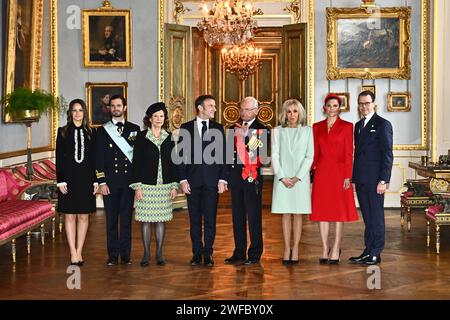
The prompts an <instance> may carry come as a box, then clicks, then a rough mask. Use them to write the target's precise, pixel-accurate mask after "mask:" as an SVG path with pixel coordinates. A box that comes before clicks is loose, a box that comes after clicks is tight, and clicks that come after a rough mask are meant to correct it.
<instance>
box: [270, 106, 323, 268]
mask: <svg viewBox="0 0 450 320" xmlns="http://www.w3.org/2000/svg"><path fill="white" fill-rule="evenodd" d="M279 120H280V124H281V126H279V127H276V128H275V130H274V133H273V134H272V168H273V171H274V173H275V176H274V180H273V181H274V182H273V195H272V213H277V214H283V217H282V225H283V236H284V246H285V247H284V254H283V259H282V263H283V264H285V265H286V264H296V263H298V261H299V258H298V255H299V253H298V246H299V243H300V237H301V234H302V216H303V215H304V214H311V187H310V178H309V170H310V168H311V164H312V162H313V159H314V140H313V132H312V129H311V127H309V126H306V125H305V124H306V112H305V109H304V108H303V106H302V104H301V103H300V102H299V101H297V100H295V99H291V100H287V101H285V102H284V104H283V107H282V110H281V113H280V115H279ZM292 220H293V226H292ZM292 229H294V244H293V246H292V249H291V230H292Z"/></svg>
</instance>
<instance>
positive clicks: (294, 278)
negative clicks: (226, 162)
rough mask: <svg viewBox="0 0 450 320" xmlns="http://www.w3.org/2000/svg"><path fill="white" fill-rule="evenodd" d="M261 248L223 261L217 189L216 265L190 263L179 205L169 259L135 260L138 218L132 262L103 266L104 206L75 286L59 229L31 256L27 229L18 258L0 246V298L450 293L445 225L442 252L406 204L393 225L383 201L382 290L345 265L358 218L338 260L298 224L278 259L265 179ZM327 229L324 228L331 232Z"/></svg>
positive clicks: (229, 245)
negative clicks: (404, 214)
mask: <svg viewBox="0 0 450 320" xmlns="http://www.w3.org/2000/svg"><path fill="white" fill-rule="evenodd" d="M264 192H265V198H264V204H265V208H264V212H263V216H264V217H263V219H264V220H263V228H264V230H263V232H264V250H265V251H264V254H263V257H262V260H261V264H260V265H257V266H233V265H225V264H223V260H224V259H225V258H226V257H228V256H229V255H230V254H231V253H232V249H233V235H232V224H231V210H230V209H229V207H228V205H227V203H228V201H229V196H228V195H225V196H223V197H222V198H221V201H220V208H219V210H218V217H217V236H216V242H215V252H214V259H215V266H214V267H213V268H207V267H204V266H200V267H192V266H190V265H189V263H188V262H189V260H190V258H191V244H190V238H189V219H188V214H187V210H184V209H183V210H179V211H177V212H176V213H175V215H174V219H173V220H172V221H171V222H169V223H168V224H167V233H166V241H165V257H166V260H167V265H165V266H157V265H156V263H155V260H154V251H155V249H154V247H155V246H154V241H153V243H152V254H153V256H152V260H151V264H150V266H149V267H148V268H141V267H140V265H139V261H140V259H141V255H142V244H141V235H140V229H139V225H138V223H136V222H133V249H132V259H133V264H132V265H130V266H124V265H119V266H115V267H107V266H106V265H105V261H106V258H107V256H106V237H105V232H106V230H105V229H106V226H105V215H104V212H103V210H100V209H99V210H98V211H97V213H96V214H94V215H92V216H91V220H90V227H89V231H88V236H87V241H86V245H85V250H84V260H85V265H84V266H83V267H82V268H81V290H69V289H67V286H66V281H67V277H68V276H69V275H68V274H66V268H67V265H68V261H69V252H68V247H67V243H66V239H65V234H64V233H62V234H60V233H57V235H56V239H54V240H53V241H52V240H51V239H50V238H49V237H47V239H46V244H45V246H41V245H40V243H39V241H38V238H37V237H36V238H33V239H32V250H31V255H30V256H27V254H26V246H25V245H26V243H25V242H26V241H25V238H24V237H22V238H20V239H19V240H18V241H17V242H18V244H17V263H16V264H15V265H13V263H12V261H11V258H10V247H9V246H8V245H6V246H2V247H0V299H233V300H234V299H237V300H241V299H244V300H245V299H275V300H277V299H299V300H303V299H349V300H356V299H433V300H434V299H450V290H449V285H450V230H449V229H446V228H445V227H444V228H442V230H441V238H442V239H441V254H440V255H436V254H435V251H434V246H433V245H434V238H432V246H431V247H430V248H429V249H428V248H427V247H426V245H425V241H426V228H425V218H424V215H423V214H421V213H417V212H415V213H413V218H412V219H413V220H412V222H413V224H412V230H411V232H409V233H408V232H407V231H406V230H405V229H403V230H402V229H401V228H400V221H399V220H400V219H399V211H398V210H394V209H389V210H386V248H385V250H384V252H383V255H382V264H381V267H380V274H381V289H380V290H369V289H368V288H367V279H368V277H369V276H370V274H367V269H366V268H365V267H361V266H358V265H352V264H349V263H348V261H347V259H348V258H349V257H350V256H354V255H359V254H360V253H361V250H362V245H363V230H364V229H363V222H362V220H360V221H358V222H354V223H348V224H346V225H345V227H344V228H345V229H344V231H345V236H344V240H343V245H342V259H341V263H340V264H339V265H333V266H331V265H319V263H318V258H319V255H320V253H321V249H320V246H321V244H320V236H319V232H318V227H317V224H315V223H312V222H309V221H307V220H308V219H306V222H305V223H304V227H303V235H302V239H301V249H300V250H301V251H300V264H298V265H295V266H288V267H287V266H283V265H282V264H281V254H282V251H283V241H282V230H281V217H280V216H279V215H272V214H270V208H269V205H270V201H271V200H270V196H271V190H270V187H266V188H265V191H264ZM331 236H332V234H331Z"/></svg>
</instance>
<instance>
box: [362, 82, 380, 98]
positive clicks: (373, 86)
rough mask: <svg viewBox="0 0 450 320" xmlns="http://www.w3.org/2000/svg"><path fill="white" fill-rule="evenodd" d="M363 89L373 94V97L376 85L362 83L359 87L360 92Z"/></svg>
mask: <svg viewBox="0 0 450 320" xmlns="http://www.w3.org/2000/svg"><path fill="white" fill-rule="evenodd" d="M363 91H370V92H372V93H373V94H374V95H375V98H376V97H377V91H376V86H375V85H374V84H366V85H362V86H361V88H360V92H363Z"/></svg>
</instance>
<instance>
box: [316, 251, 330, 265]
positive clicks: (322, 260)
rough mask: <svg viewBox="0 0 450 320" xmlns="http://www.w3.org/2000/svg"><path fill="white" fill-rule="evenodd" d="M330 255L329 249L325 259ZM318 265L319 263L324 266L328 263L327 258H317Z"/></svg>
mask: <svg viewBox="0 0 450 320" xmlns="http://www.w3.org/2000/svg"><path fill="white" fill-rule="evenodd" d="M330 253H331V248H330V249H328V255H327V257H329V256H330ZM319 263H320V264H326V263H328V258H319Z"/></svg>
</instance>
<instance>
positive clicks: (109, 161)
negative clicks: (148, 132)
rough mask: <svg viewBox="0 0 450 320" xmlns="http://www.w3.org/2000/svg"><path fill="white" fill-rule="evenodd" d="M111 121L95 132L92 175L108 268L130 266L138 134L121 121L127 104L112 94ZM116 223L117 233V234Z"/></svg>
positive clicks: (134, 127) (135, 127) (137, 130)
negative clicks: (102, 217) (96, 184)
mask: <svg viewBox="0 0 450 320" xmlns="http://www.w3.org/2000/svg"><path fill="white" fill-rule="evenodd" d="M110 105H111V109H110V110H111V116H112V119H111V121H108V122H107V123H105V124H104V125H103V126H102V127H100V128H99V129H98V131H97V137H96V140H97V141H96V174H97V180H98V182H99V184H100V192H101V194H102V195H103V202H104V206H105V211H106V235H107V244H108V255H109V257H108V261H107V262H106V264H107V265H108V266H114V265H117V263H118V260H119V255H120V259H121V263H122V264H131V258H130V253H131V218H132V211H133V200H134V190H133V189H131V188H130V187H129V185H130V184H131V181H132V176H133V170H132V162H133V146H134V142H135V140H136V136H137V134H138V132H139V131H140V128H139V126H138V125H136V124H134V123H131V122H128V121H126V120H125V118H124V113H125V111H126V109H127V102H126V100H125V98H124V97H122V96H120V95H114V96H112V97H111V99H110ZM119 221H120V233H119V232H118V231H119V230H118V229H119V227H118V224H119Z"/></svg>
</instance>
